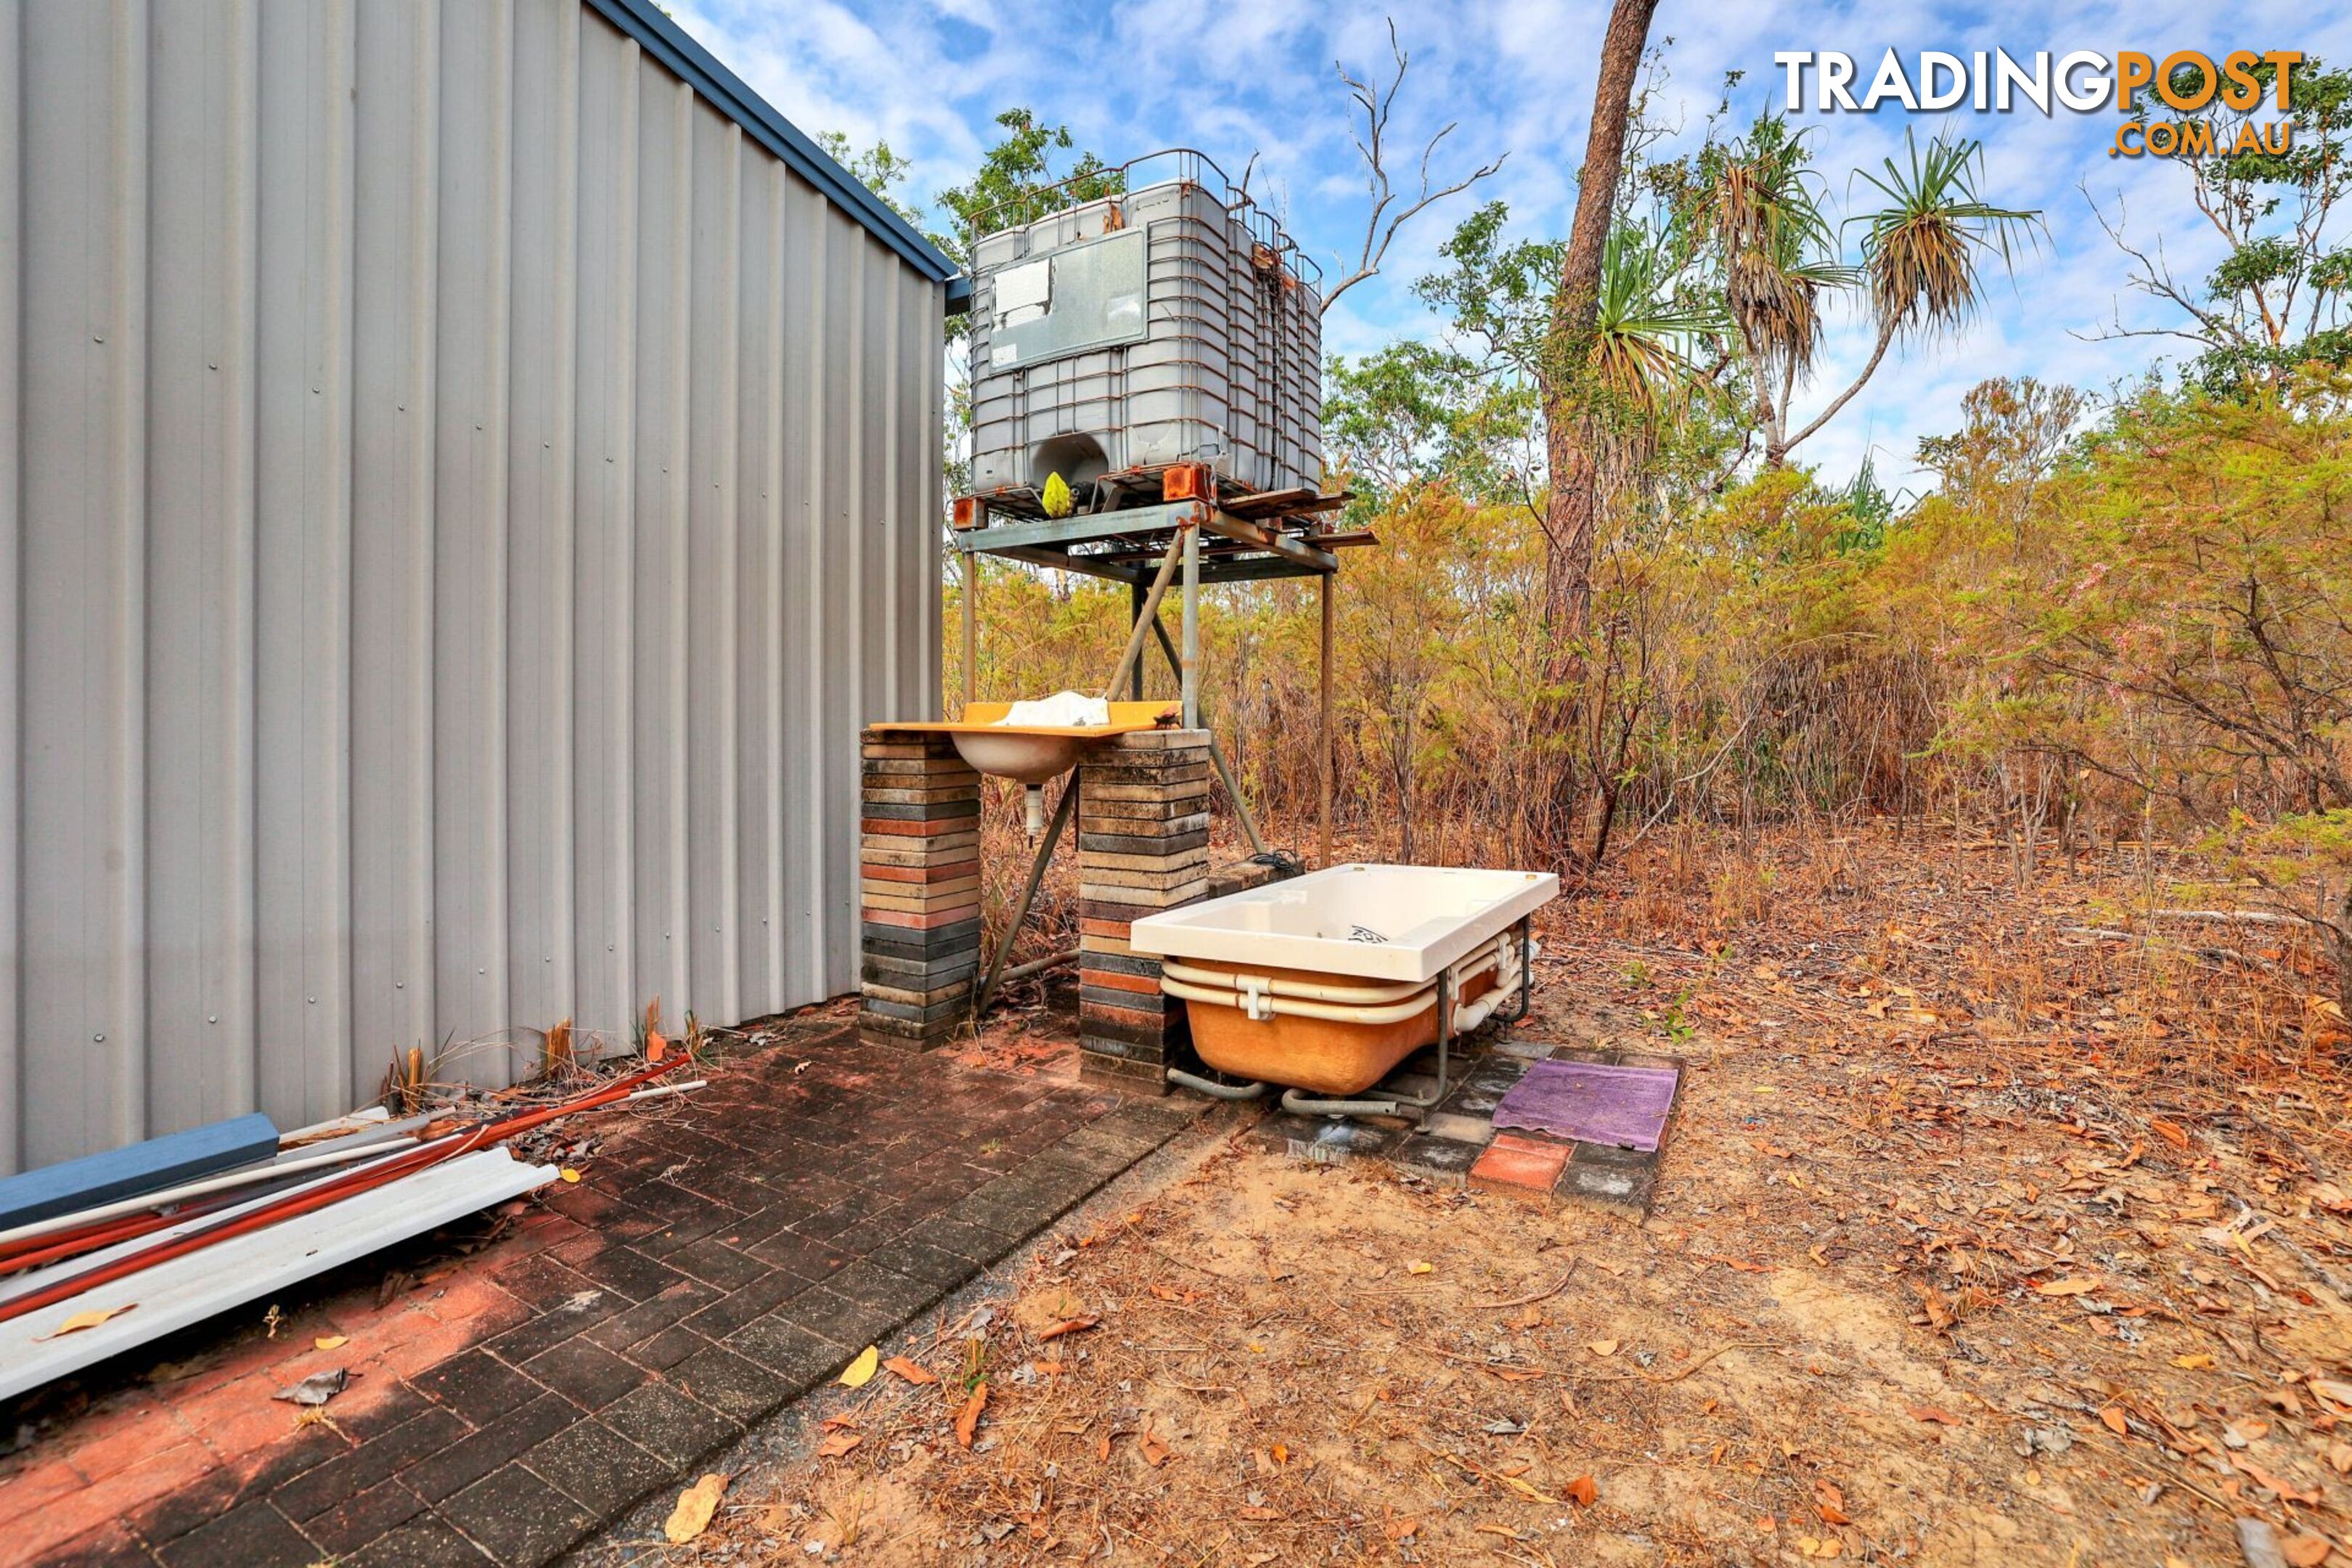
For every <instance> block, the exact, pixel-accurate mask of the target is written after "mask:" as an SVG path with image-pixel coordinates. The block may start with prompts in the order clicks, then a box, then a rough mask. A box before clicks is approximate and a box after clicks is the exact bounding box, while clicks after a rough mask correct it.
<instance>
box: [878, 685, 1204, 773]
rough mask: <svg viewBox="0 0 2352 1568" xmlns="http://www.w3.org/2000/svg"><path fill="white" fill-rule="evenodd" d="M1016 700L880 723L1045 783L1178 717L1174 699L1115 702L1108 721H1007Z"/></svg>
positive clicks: (983, 767)
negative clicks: (1085, 756) (1104, 747)
mask: <svg viewBox="0 0 2352 1568" xmlns="http://www.w3.org/2000/svg"><path fill="white" fill-rule="evenodd" d="M1012 710H1013V704H1011V703H1010V702H968V703H966V704H964V710H963V717H962V718H961V719H959V720H954V721H939V722H931V723H922V724H877V725H875V726H874V728H875V729H877V730H917V731H928V732H930V733H934V734H943V735H945V736H947V737H948V739H949V740H950V741H952V742H955V749H956V754H957V755H958V756H960V757H961V758H962V759H963V760H964V761H965V762H967V763H971V765H972V766H973V767H975V768H977V769H979V770H980V771H981V772H982V773H992V774H994V775H995V776H996V777H998V778H1007V779H1014V780H1017V781H1019V782H1020V783H1022V784H1044V783H1045V781H1046V780H1047V779H1050V778H1052V777H1054V776H1055V774H1057V773H1067V772H1069V771H1070V769H1071V768H1073V767H1075V766H1076V765H1077V761H1078V756H1079V754H1080V753H1081V752H1084V751H1085V750H1086V748H1087V747H1088V746H1089V745H1092V744H1093V743H1094V742H1097V741H1103V740H1108V739H1109V738H1110V737H1111V736H1113V735H1128V734H1133V733H1135V732H1137V731H1143V730H1156V729H1160V728H1161V727H1162V726H1161V722H1160V721H1161V720H1162V719H1163V718H1165V719H1167V720H1168V721H1170V722H1171V723H1172V722H1173V721H1174V720H1173V715H1174V714H1175V712H1176V707H1175V704H1173V703H1171V702H1114V703H1112V704H1111V705H1110V722H1109V723H1108V724H1002V723H999V722H998V721H999V720H1001V719H1003V717H1004V716H1005V714H1007V713H1009V712H1011V711H1012Z"/></svg>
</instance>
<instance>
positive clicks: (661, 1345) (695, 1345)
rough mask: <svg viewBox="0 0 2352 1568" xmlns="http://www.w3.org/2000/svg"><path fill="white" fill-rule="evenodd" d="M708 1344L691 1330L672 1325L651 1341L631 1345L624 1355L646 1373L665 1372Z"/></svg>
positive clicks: (681, 1325)
mask: <svg viewBox="0 0 2352 1568" xmlns="http://www.w3.org/2000/svg"><path fill="white" fill-rule="evenodd" d="M709 1343H710V1341H709V1339H707V1338H705V1337H704V1336H703V1335H701V1334H698V1333H696V1332H695V1331H693V1330H692V1329H689V1328H688V1327H686V1326H685V1325H684V1324H682V1323H673V1324H671V1325H670V1326H669V1327H668V1328H667V1329H664V1330H662V1331H661V1332H659V1333H657V1334H656V1335H654V1336H653V1337H652V1338H651V1339H647V1340H641V1341H639V1342H637V1343H635V1344H634V1345H631V1346H630V1347H629V1348H628V1351H627V1352H626V1354H627V1356H628V1358H629V1360H631V1361H633V1362H635V1363H637V1364H638V1365H639V1366H641V1367H644V1368H645V1369H646V1371H648V1372H667V1371H668V1370H669V1369H670V1368H671V1367H674V1366H676V1365H677V1363H680V1362H682V1361H684V1360H685V1359H686V1358H687V1357H688V1356H690V1355H692V1354H693V1353H694V1352H697V1351H698V1350H700V1349H701V1348H702V1347H703V1346H705V1345H707V1344H709Z"/></svg>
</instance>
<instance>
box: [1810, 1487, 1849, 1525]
mask: <svg viewBox="0 0 2352 1568" xmlns="http://www.w3.org/2000/svg"><path fill="white" fill-rule="evenodd" d="M1813 1508H1814V1511H1815V1512H1817V1513H1819V1514H1820V1515H1821V1516H1822V1523H1823V1524H1852V1523H1853V1519H1852V1518H1851V1517H1849V1516H1848V1515H1847V1513H1846V1511H1845V1493H1843V1492H1842V1491H1840V1490H1839V1489H1838V1488H1837V1484H1836V1483H1835V1482H1834V1481H1815V1482H1814V1483H1813Z"/></svg>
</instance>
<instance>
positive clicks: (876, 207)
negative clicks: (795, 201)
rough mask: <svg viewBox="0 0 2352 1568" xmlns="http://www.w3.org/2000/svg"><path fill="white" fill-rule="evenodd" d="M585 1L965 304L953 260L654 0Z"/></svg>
mask: <svg viewBox="0 0 2352 1568" xmlns="http://www.w3.org/2000/svg"><path fill="white" fill-rule="evenodd" d="M587 3H588V4H589V5H592V6H593V7H594V8H595V9H596V11H597V12H598V13H599V14H600V15H601V16H604V19H605V20H606V21H608V22H610V23H612V24H613V26H616V27H618V28H620V29H621V31H622V32H624V33H625V34H627V35H628V36H629V37H632V38H635V40H636V41H637V42H638V44H639V45H640V46H641V47H644V48H645V49H646V51H647V52H648V53H649V54H651V55H652V56H653V57H654V58H656V59H657V60H659V61H661V63H662V64H663V65H665V66H667V68H669V69H671V70H672V71H674V72H676V73H677V76H678V77H679V78H680V79H683V80H685V81H686V82H688V84H689V85H691V86H692V87H693V89H694V90H695V91H697V92H698V93H700V94H701V95H702V96H703V97H704V98H706V99H708V100H710V104H711V106H712V107H713V108H715V109H717V110H719V112H720V113H721V114H724V115H726V116H727V117H728V118H729V119H730V120H732V121H735V123H737V124H738V125H740V126H741V127H742V128H743V129H744V130H745V131H747V132H750V133H751V136H752V138H753V139H754V140H756V141H757V142H759V143H760V144H761V146H763V147H765V148H766V149H767V150H768V151H769V152H771V153H774V154H775V155H776V156H777V157H779V158H781V159H782V160H783V161H784V163H785V165H786V166H787V167H788V168H790V169H792V170H793V173H795V174H799V175H800V176H801V177H802V178H803V179H805V180H807V181H808V182H809V183H810V184H813V185H814V186H816V188H817V189H818V190H820V191H823V192H824V194H825V195H826V197H827V198H828V199H830V200H831V201H832V202H833V203H834V205H836V206H839V207H841V208H842V209H843V210H844V211H845V212H847V213H848V214H849V215H850V216H853V217H855V218H856V219H857V221H858V222H859V223H861V224H863V225H864V226H866V231H867V232H868V233H870V234H872V235H873V236H874V237H875V238H877V239H878V240H880V241H881V242H882V243H883V244H885V245H887V246H888V247H890V248H891V249H892V250H895V251H897V252H898V255H899V257H900V258H902V259H903V260H905V261H906V263H907V264H908V266H910V267H912V268H914V269H915V270H916V271H918V272H919V273H921V274H922V275H923V276H924V277H926V278H929V279H931V280H932V281H934V282H938V283H944V284H946V285H947V308H948V310H949V311H950V313H952V312H955V311H960V310H966V309H968V308H969V307H970V306H971V279H970V278H969V277H967V276H965V275H964V274H962V273H961V272H959V271H957V270H956V264H955V263H954V262H953V261H950V259H948V258H947V257H945V256H944V255H942V254H940V249H939V247H937V246H935V245H933V244H931V242H930V241H929V240H927V239H925V238H924V237H922V236H921V235H920V234H918V233H917V232H916V231H915V228H914V226H912V225H911V224H909V223H908V221H907V220H906V219H905V218H903V217H900V216H898V214H897V213H896V212H893V211H892V210H891V209H890V207H889V205H888V204H887V203H886V202H884V201H883V200H882V199H881V198H880V197H878V196H877V195H875V194H874V193H873V192H872V191H870V190H868V189H867V188H866V185H865V184H864V183H863V182H862V181H860V180H859V179H858V178H857V176H856V175H855V174H851V173H850V172H849V171H848V170H846V169H845V168H843V167H842V166H841V165H840V164H839V163H835V162H834V160H833V159H832V157H831V156H829V155H828V154H827V153H825V151H824V149H823V148H822V147H819V146H818V145H817V144H816V143H815V142H812V141H810V140H809V138H808V136H807V135H806V134H805V133H804V132H802V130H801V129H800V127H798V126H796V125H794V124H793V122H792V121H789V120H786V119H785V118H784V117H783V116H782V115H781V114H779V113H777V112H776V109H775V106H774V105H773V104H772V103H770V102H769V101H768V100H766V99H764V98H761V96H760V95H759V94H758V93H756V92H754V91H752V90H751V88H750V87H748V86H746V85H745V84H744V82H743V79H741V78H740V77H739V76H737V75H736V74H735V73H734V72H733V71H731V70H729V69H728V68H726V67H725V66H723V65H721V64H719V60H718V58H716V57H715V56H713V55H712V54H711V53H710V51H709V50H708V49H706V48H704V47H702V46H701V45H700V44H698V43H696V42H695V41H694V39H693V38H692V37H689V36H688V34H687V32H686V30H685V29H684V28H682V27H680V26H678V25H677V23H676V22H674V21H672V20H670V18H669V17H668V16H665V15H663V13H662V12H661V10H660V9H659V8H658V7H657V6H656V5H654V4H653V0H587Z"/></svg>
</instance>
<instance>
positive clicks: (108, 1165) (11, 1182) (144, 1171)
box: [0, 1112, 278, 1230]
mask: <svg viewBox="0 0 2352 1568" xmlns="http://www.w3.org/2000/svg"><path fill="white" fill-rule="evenodd" d="M277 1152H278V1128H277V1126H276V1124H274V1123H273V1122H272V1121H270V1120H269V1118H268V1117H267V1116H263V1115H261V1114H260V1113H259V1112H256V1113H255V1114H253V1115H251V1116H237V1117H232V1118H231V1119H229V1120H228V1121H215V1122H214V1123H212V1124H211V1125H210V1126H208V1127H191V1128H189V1129H188V1130H187V1131H185V1132H173V1133H170V1134H167V1135H166V1136H164V1137H162V1138H150V1139H148V1140H147V1142H144V1143H133V1144H131V1146H129V1147H128V1148H124V1149H110V1150H108V1151H107V1152H105V1153H103V1154H85V1155H83V1156H82V1157H81V1158H80V1159H79V1160H61V1161H59V1162H58V1163H56V1164H54V1165H44V1166H42V1167H41V1168H40V1169H39V1170H37V1171H26V1173H24V1174H23V1175H20V1176H8V1177H5V1178H0V1230H6V1229H10V1228H12V1227H14V1226H20V1225H30V1224H32V1223H33V1222H34V1221H36V1220H43V1219H52V1218H55V1217H56V1216H57V1215H61V1214H71V1213H73V1212H74V1211H75V1210H76V1209H86V1208H91V1207H94V1206H96V1205H99V1204H108V1203H112V1202H114V1201H115V1200H116V1199H118V1198H130V1197H136V1196H138V1195H139V1194H141V1193H152V1192H160V1191H161V1190H163V1188H165V1187H170V1186H176V1185H178V1184H180V1183H182V1182H193V1181H195V1180H197V1179H198V1178H200V1177H204V1176H209V1175H211V1174H213V1173H215V1172H216V1171H226V1170H232V1169H234V1168H235V1167H236V1166H238V1165H251V1164H255V1163H258V1162H260V1161H263V1160H268V1159H271V1158H273V1157H275V1156H276V1154H277Z"/></svg>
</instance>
